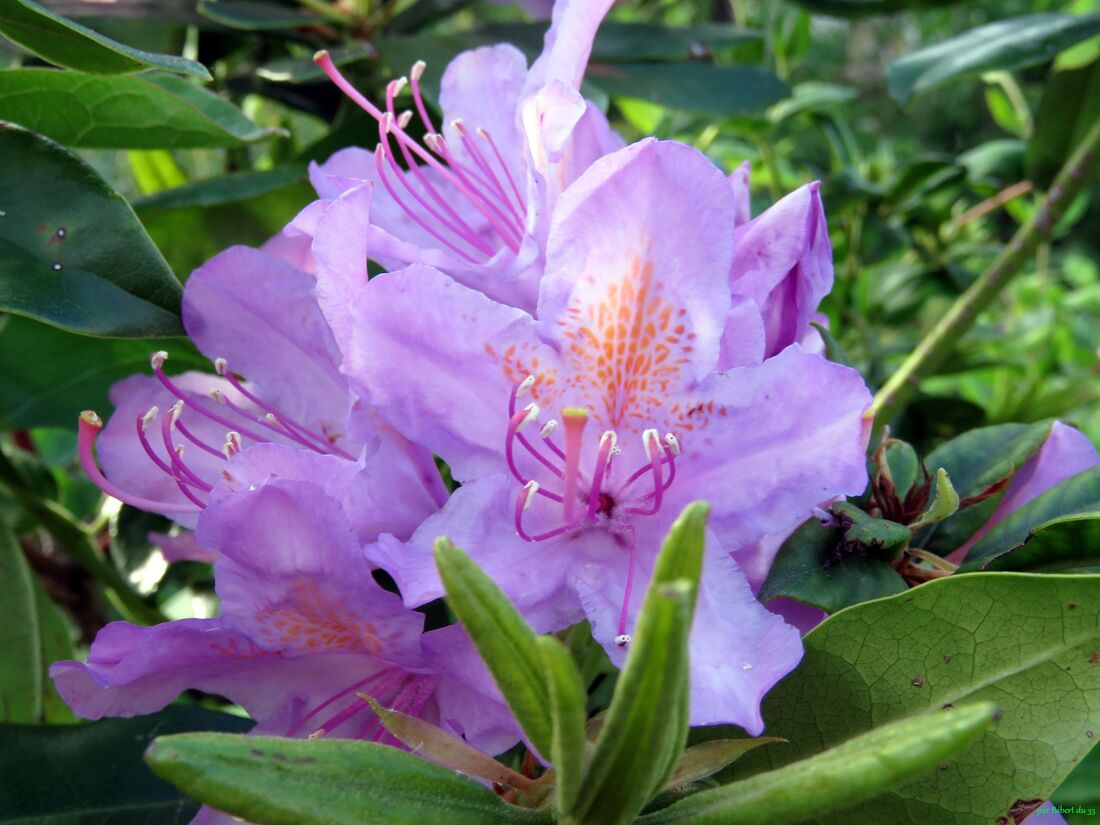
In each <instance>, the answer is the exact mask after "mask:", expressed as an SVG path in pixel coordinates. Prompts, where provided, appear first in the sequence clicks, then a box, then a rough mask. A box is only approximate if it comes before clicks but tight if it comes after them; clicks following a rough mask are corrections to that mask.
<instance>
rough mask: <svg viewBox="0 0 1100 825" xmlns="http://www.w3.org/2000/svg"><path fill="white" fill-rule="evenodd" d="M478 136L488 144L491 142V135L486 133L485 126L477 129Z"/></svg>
mask: <svg viewBox="0 0 1100 825" xmlns="http://www.w3.org/2000/svg"><path fill="white" fill-rule="evenodd" d="M477 136H478V137H479V138H481V139H482V140H484V141H485V142H486V143H488V142H489V133H488V132H486V131H485V128H484V127H483V126H478V127H477Z"/></svg>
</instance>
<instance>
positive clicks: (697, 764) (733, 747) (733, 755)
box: [665, 736, 786, 790]
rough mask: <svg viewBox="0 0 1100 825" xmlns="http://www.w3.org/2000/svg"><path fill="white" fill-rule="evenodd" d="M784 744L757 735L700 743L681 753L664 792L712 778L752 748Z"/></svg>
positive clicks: (771, 738) (774, 738) (777, 739)
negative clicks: (752, 737)
mask: <svg viewBox="0 0 1100 825" xmlns="http://www.w3.org/2000/svg"><path fill="white" fill-rule="evenodd" d="M785 741H786V740H785V739H779V738H778V737H775V736H757V737H756V738H754V739H711V740H709V741H707V742H700V743H699V744H698V745H693V746H692V747H690V748H688V749H687V750H686V751H684V753H683V755H682V756H681V757H680V761H679V762H677V763H676V770H675V771H673V773H672V776H671V777H669V780H668V782H666V783H665V790H671V789H673V788H678V787H680V786H682V785H688V784H690V783H692V782H698V781H699V780H700V779H706V778H707V777H708V776H714V774H716V773H718V771H720V770H722V769H723V768H726V767H729V766H730V765H732V764H733V763H734V762H736V761H737V760H738V759H740V758H741V757H742V756H744V755H745V754H746V753H748V752H749V751H751V750H754V749H755V748H759V747H760V746H762V745H770V744H772V743H773V742H785Z"/></svg>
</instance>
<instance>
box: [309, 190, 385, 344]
mask: <svg viewBox="0 0 1100 825" xmlns="http://www.w3.org/2000/svg"><path fill="white" fill-rule="evenodd" d="M373 197H374V188H373V186H372V185H371V184H363V185H362V186H357V187H355V188H354V189H349V190H348V191H347V192H344V193H343V194H341V195H340V196H339V197H338V198H336V199H335V200H332V201H322V204H323V208H322V209H321V210H320V213H319V215H318V217H317V224H316V227H315V230H314V234H313V238H312V246H311V247H310V251H311V254H312V256H313V258H314V259H315V261H316V266H317V303H318V305H319V306H320V308H321V312H322V313H323V314H324V316H325V320H327V321H328V325H329V328H330V329H331V330H332V334H333V337H334V338H335V339H336V344H337V346H338V347H339V349H340V351H341V352H345V351H347V348H348V347H349V346H350V339H351V329H350V327H351V318H350V313H349V310H348V307H349V306H350V305H351V302H352V299H354V297H355V296H356V294H358V292H359V290H361V289H362V288H363V287H365V286H366V285H367V253H368V247H367V230H368V228H369V226H370V216H371V201H372V199H373Z"/></svg>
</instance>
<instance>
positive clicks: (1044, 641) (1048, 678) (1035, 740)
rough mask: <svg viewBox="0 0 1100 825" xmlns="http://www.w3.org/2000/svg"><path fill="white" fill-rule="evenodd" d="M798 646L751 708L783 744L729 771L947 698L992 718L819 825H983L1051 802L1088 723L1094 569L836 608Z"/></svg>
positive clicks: (1099, 688) (724, 732)
mask: <svg viewBox="0 0 1100 825" xmlns="http://www.w3.org/2000/svg"><path fill="white" fill-rule="evenodd" d="M803 644H804V646H805V655H804V657H803V659H802V663H801V664H800V665H799V667H798V669H797V670H795V671H794V673H793V674H791V675H790V676H788V677H787V678H786V679H785V680H784V681H782V682H780V683H779V685H777V686H776V687H775V688H774V689H773V690H772V692H771V693H770V694H768V696H767V698H766V699H765V700H764V706H763V716H764V719H766V720H767V722H768V733H769V734H770V735H773V736H782V737H784V738H786V739H788V740H790V742H791V744H790V745H787V746H784V747H782V748H762V749H760V750H757V751H753V752H752V753H749V754H747V755H746V756H745V757H744V758H742V759H741V760H739V761H738V762H737V763H736V765H735V766H734V768H733V772H734V774H735V775H736V776H737V777H738V778H741V777H744V776H749V775H752V774H756V773H758V772H760V771H762V770H766V769H768V768H769V767H777V766H780V765H784V764H787V763H789V762H792V761H794V760H796V759H803V758H806V757H808V756H811V755H813V754H815V753H818V752H820V751H822V750H824V749H825V748H829V747H833V746H834V745H837V744H839V743H841V742H844V741H846V740H848V739H850V738H852V737H854V736H858V735H859V734H862V733H865V732H867V731H870V730H873V729H874V728H877V727H880V726H883V725H886V724H888V723H890V722H893V721H895V720H900V719H906V718H915V719H922V720H928V719H929V715H928V714H929V711H935V710H938V709H939V708H942V707H944V706H945V705H949V704H951V705H955V704H961V703H963V702H967V703H969V702H979V701H992V702H995V703H996V704H997V706H998V707H999V708H1000V709H1001V711H1002V712H1003V714H1004V718H1003V719H1002V720H1001V722H1000V724H998V726H997V728H996V729H995V730H994V731H991V732H989V733H987V734H986V735H985V736H984V737H983V738H982V739H981V740H980V741H979V742H978V743H977V744H976V745H974V747H972V748H971V749H970V750H968V751H967V752H966V753H965V754H963V755H961V756H959V757H957V758H956V759H954V760H952V761H950V762H945V763H944V764H943V765H942V766H941V768H940V769H939V770H937V771H936V772H935V773H934V774H933V775H930V776H927V777H925V778H924V779H922V780H919V781H917V782H913V783H910V784H907V785H905V786H903V787H900V788H898V789H896V790H894V791H891V792H889V793H887V794H883V795H882V796H879V797H877V798H876V799H874V800H872V801H870V802H866V803H864V804H863V805H862V806H861V807H859V808H858V809H856V810H852V811H848V812H846V813H844V814H843V815H838V816H832V817H820V818H818V819H816V820H814V821H815V822H817V823H822V824H823V825H834V823H835V825H840V823H844V824H845V825H879V823H884V822H889V823H896V824H897V825H989V823H991V822H995V821H996V819H997V817H1000V816H1008V811H1009V809H1010V808H1011V807H1012V806H1013V805H1014V804H1015V802H1016V801H1018V800H1028V799H1049V798H1050V794H1051V792H1052V791H1053V790H1054V789H1055V788H1056V787H1057V786H1058V783H1059V782H1060V781H1061V779H1062V778H1063V777H1064V776H1066V774H1068V773H1069V771H1070V769H1071V768H1073V766H1074V765H1075V764H1076V763H1077V762H1078V761H1079V760H1080V759H1081V757H1082V756H1083V755H1084V754H1085V753H1086V752H1087V751H1088V749H1089V748H1090V747H1091V746H1092V745H1093V744H1094V743H1095V741H1096V740H1095V738H1094V737H1095V735H1096V732H1097V731H1100V667H1097V666H1096V664H1094V663H1092V662H1093V659H1094V654H1095V653H1096V651H1097V650H1100V576H1082V575H1075V576H1061V575H1026V574H1020V573H980V574H974V575H967V576H949V577H946V578H942V579H937V580H935V581H931V582H928V583H927V584H922V585H921V586H919V587H916V588H913V589H912V590H909V591H908V592H906V593H901V594H899V595H897V596H892V597H890V598H887V599H879V600H877V601H873V602H867V603H865V604H861V605H857V606H856V607H852V608H849V609H847V610H844V611H841V612H840V613H837V614H836V615H835V616H831V617H830V618H828V619H826V620H825V621H824V622H823V623H822V624H820V625H818V627H816V628H815V629H814V630H813V631H811V632H810V633H809V634H808V635H806V636H805V637H804V639H803ZM712 735H714V736H728V735H730V729H728V728H727V729H722V728H718V729H714V730H713V731H712ZM1009 821H1011V819H1009Z"/></svg>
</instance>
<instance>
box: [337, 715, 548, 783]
mask: <svg viewBox="0 0 1100 825" xmlns="http://www.w3.org/2000/svg"><path fill="white" fill-rule="evenodd" d="M359 696H360V698H362V699H363V700H364V701H366V702H369V703H370V706H371V708H373V709H374V712H375V713H376V714H378V718H379V720H381V722H382V724H383V725H385V726H386V730H388V731H389V732H390V733H391V734H393V736H394V738H395V739H398V740H399V741H400V742H401V743H402V744H404V745H406V746H407V747H408V748H409V750H411V751H412V752H413V753H415V754H417V755H418V756H421V757H423V758H424V759H427V760H428V761H429V762H434V763H435V764H437V765H442V766H443V767H445V768H450V769H451V770H455V771H460V772H461V773H464V774H466V775H467V776H476V777H479V778H481V779H487V780H488V781H490V782H497V783H499V784H501V785H509V786H511V787H513V788H524V789H528V788H530V787H531V786H532V785H533V780H531V779H528V778H527V777H526V776H524V775H523V774H520V773H516V772H515V771H514V770H512V769H511V768H509V767H508V766H507V765H505V764H503V763H501V762H498V761H497V760H495V759H493V757H491V756H489V755H488V754H484V753H482V752H481V751H479V750H478V749H477V748H475V747H473V746H472V745H468V744H467V743H466V742H465V741H464V740H462V739H459V738H458V737H457V736H452V735H451V734H449V733H447V732H446V731H444V730H442V729H440V728H437V727H436V726H435V725H433V724H431V723H429V722H425V721H424V720H423V719H418V718H417V717H415V716H409V715H408V714H405V713H401V712H400V711H396V710H392V709H390V708H387V707H383V706H382V705H380V704H379V703H378V701H377V700H376V699H375V698H374V697H373V696H368V695H367V694H365V693H361V694H359Z"/></svg>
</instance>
